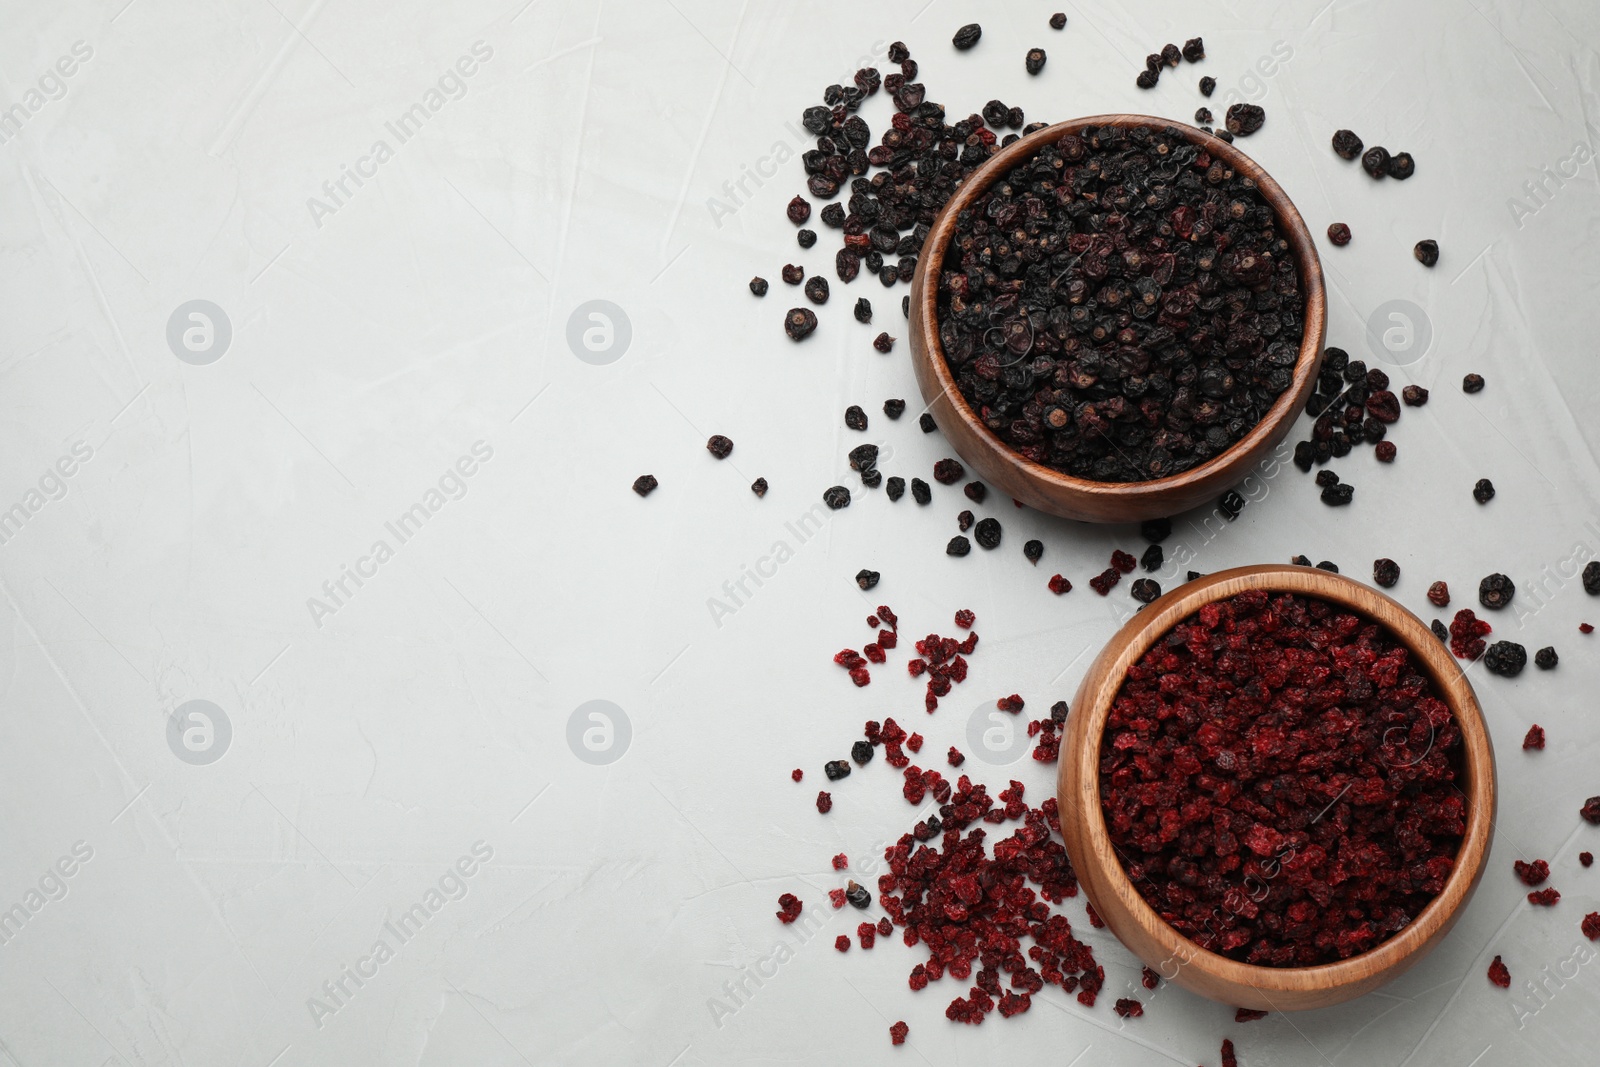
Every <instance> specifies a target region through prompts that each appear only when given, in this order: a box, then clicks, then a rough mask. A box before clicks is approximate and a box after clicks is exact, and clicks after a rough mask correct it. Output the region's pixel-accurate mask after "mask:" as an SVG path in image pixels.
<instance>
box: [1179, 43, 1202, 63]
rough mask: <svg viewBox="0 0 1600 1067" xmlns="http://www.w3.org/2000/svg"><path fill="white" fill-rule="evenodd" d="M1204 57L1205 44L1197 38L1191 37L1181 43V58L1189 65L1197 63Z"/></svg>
mask: <svg viewBox="0 0 1600 1067" xmlns="http://www.w3.org/2000/svg"><path fill="white" fill-rule="evenodd" d="M1205 57H1206V43H1205V41H1204V40H1202V39H1201V38H1199V37H1191V38H1189V39H1188V40H1187V41H1185V42H1183V58H1184V59H1187V60H1188V61H1189V62H1190V63H1198V62H1200V61H1201V60H1202V59H1204V58H1205Z"/></svg>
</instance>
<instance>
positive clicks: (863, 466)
mask: <svg viewBox="0 0 1600 1067" xmlns="http://www.w3.org/2000/svg"><path fill="white" fill-rule="evenodd" d="M848 458H849V460H850V469H851V470H856V471H867V470H871V469H872V468H873V467H876V466H877V465H878V446H877V445H857V446H856V447H854V448H852V449H851V450H850V454H849V457H848Z"/></svg>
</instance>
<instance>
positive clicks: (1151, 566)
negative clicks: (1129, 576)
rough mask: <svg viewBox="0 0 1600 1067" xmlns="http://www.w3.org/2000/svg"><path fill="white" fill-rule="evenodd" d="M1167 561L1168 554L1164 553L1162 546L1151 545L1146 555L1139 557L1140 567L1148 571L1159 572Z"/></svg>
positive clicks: (1146, 550) (1145, 551) (1145, 552)
mask: <svg viewBox="0 0 1600 1067" xmlns="http://www.w3.org/2000/svg"><path fill="white" fill-rule="evenodd" d="M1166 561H1167V554H1166V553H1165V552H1164V551H1162V549H1161V546H1160V545H1150V546H1149V547H1148V548H1146V549H1145V550H1144V555H1142V556H1140V557H1139V566H1141V567H1143V568H1144V569H1145V570H1147V571H1158V570H1160V569H1161V565H1162V564H1163V563H1165V562H1166Z"/></svg>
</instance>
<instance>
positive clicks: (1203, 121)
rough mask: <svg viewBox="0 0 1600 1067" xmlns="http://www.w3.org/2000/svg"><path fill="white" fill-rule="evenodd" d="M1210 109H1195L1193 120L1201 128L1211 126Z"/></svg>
mask: <svg viewBox="0 0 1600 1067" xmlns="http://www.w3.org/2000/svg"><path fill="white" fill-rule="evenodd" d="M1211 118H1212V116H1211V109H1210V108H1209V107H1202V108H1196V109H1195V113H1194V120H1195V121H1196V122H1198V123H1199V124H1200V125H1202V126H1209V125H1211Z"/></svg>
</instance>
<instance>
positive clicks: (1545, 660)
mask: <svg viewBox="0 0 1600 1067" xmlns="http://www.w3.org/2000/svg"><path fill="white" fill-rule="evenodd" d="M1559 662H1561V657H1560V656H1557V655H1556V650H1555V646H1553V645H1546V646H1544V647H1543V648H1541V649H1540V650H1539V651H1537V652H1535V653H1534V654H1533V664H1534V666H1536V667H1538V668H1539V669H1540V670H1541V671H1548V670H1554V669H1555V665H1556V664H1557V663H1559Z"/></svg>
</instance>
